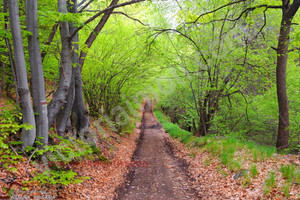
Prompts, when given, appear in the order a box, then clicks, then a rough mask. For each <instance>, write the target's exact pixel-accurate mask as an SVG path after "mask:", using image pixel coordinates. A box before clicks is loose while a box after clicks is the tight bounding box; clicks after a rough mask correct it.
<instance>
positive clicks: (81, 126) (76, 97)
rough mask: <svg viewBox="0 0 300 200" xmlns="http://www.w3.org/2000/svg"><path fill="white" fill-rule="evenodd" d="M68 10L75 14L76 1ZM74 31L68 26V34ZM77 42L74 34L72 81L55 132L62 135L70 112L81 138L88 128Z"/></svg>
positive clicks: (77, 38) (73, 1)
mask: <svg viewBox="0 0 300 200" xmlns="http://www.w3.org/2000/svg"><path fill="white" fill-rule="evenodd" d="M68 10H69V12H71V13H77V0H72V3H71V4H70V5H69V6H68ZM74 30H76V27H75V26H73V25H70V33H72V32H73V31H74ZM78 41H79V36H78V33H76V35H75V36H74V37H73V38H72V46H73V49H74V53H73V54H72V63H73V66H74V67H73V72H72V73H73V74H72V81H71V85H70V89H69V92H68V97H67V103H66V104H65V106H64V109H62V110H61V111H60V113H59V115H58V116H57V132H58V134H60V135H63V134H64V132H65V130H66V127H67V124H68V120H69V118H70V113H71V110H72V120H71V122H72V126H73V128H74V130H73V132H74V133H76V132H79V133H80V136H81V137H83V136H84V133H85V132H86V131H87V130H88V127H89V117H88V112H87V109H86V107H85V104H84V99H83V92H82V80H81V70H80V66H79V55H78V53H77V51H78V50H79V48H78Z"/></svg>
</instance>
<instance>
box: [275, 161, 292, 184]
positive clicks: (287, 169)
mask: <svg viewBox="0 0 300 200" xmlns="http://www.w3.org/2000/svg"><path fill="white" fill-rule="evenodd" d="M279 171H280V172H281V173H282V176H283V178H284V179H286V180H287V182H288V183H290V182H292V180H293V178H294V174H295V166H294V165H285V166H284V165H283V166H281V167H280V170H279Z"/></svg>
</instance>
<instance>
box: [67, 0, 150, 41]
mask: <svg viewBox="0 0 300 200" xmlns="http://www.w3.org/2000/svg"><path fill="white" fill-rule="evenodd" d="M143 1H145V0H132V1H128V2H125V3H121V4H117V5H112V6H109V7H107V8H105V9H103V10H101V11H100V12H98V13H97V14H95V15H94V16H92V17H91V18H89V19H88V20H86V21H85V22H83V24H82V25H80V26H79V27H78V28H77V29H76V30H75V31H74V32H73V33H72V34H71V36H70V38H69V40H72V38H73V37H74V36H75V35H76V33H78V31H80V30H81V29H82V28H83V27H84V26H85V25H87V24H88V23H90V22H92V21H93V20H95V19H96V18H97V17H99V16H100V15H102V14H104V13H105V12H107V11H110V10H113V9H115V8H119V7H123V6H127V5H131V4H135V3H139V2H143Z"/></svg>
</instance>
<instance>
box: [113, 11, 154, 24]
mask: <svg viewBox="0 0 300 200" xmlns="http://www.w3.org/2000/svg"><path fill="white" fill-rule="evenodd" d="M111 14H121V15H124V16H126V17H128V18H129V19H132V20H134V21H137V22H138V23H140V24H142V25H143V26H149V25H148V24H144V23H143V22H142V21H141V20H139V19H136V18H133V17H131V16H129V15H128V14H126V13H124V12H119V11H117V12H112V13H111Z"/></svg>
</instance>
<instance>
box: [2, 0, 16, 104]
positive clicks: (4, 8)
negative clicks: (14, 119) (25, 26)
mask: <svg viewBox="0 0 300 200" xmlns="http://www.w3.org/2000/svg"><path fill="white" fill-rule="evenodd" d="M7 6H8V2H7V0H4V1H3V13H7V9H8V8H7ZM8 28H9V26H8V17H7V16H5V17H4V29H5V32H8ZM5 44H6V47H7V49H8V55H9V62H10V66H11V70H12V75H13V79H14V83H15V90H16V105H18V104H19V95H18V92H17V91H18V83H17V75H16V68H15V62H14V59H13V53H12V52H13V51H12V48H11V45H10V42H9V39H8V38H7V37H6V36H5Z"/></svg>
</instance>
